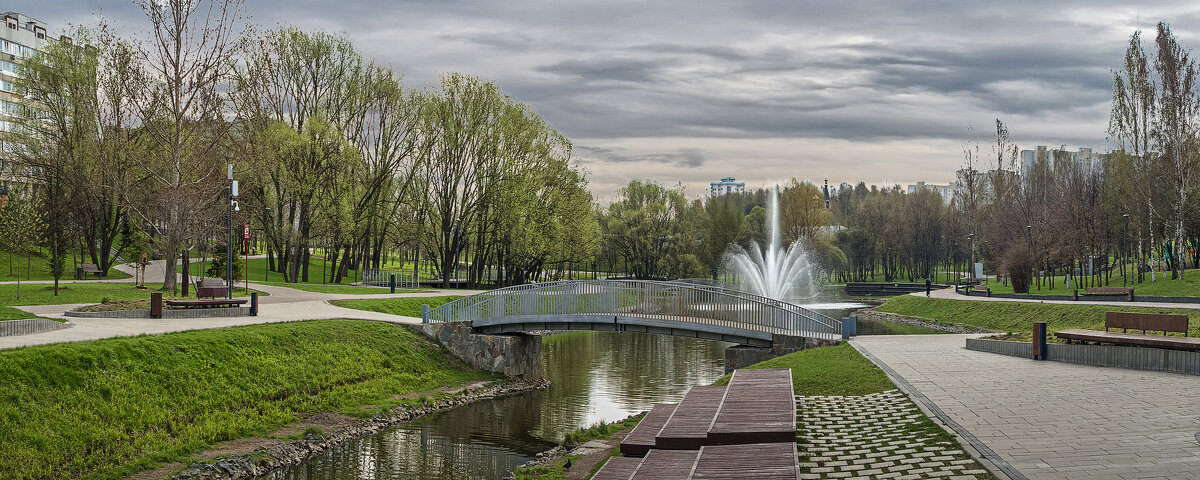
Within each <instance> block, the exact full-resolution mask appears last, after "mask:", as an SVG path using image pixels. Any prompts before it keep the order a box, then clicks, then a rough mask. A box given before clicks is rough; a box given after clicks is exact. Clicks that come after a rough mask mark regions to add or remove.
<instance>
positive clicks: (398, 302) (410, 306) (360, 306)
mask: <svg viewBox="0 0 1200 480" xmlns="http://www.w3.org/2000/svg"><path fill="white" fill-rule="evenodd" d="M460 298H463V297H462V295H446V296H441V297H410V298H379V299H375V298H364V299H361V300H334V301H332V302H330V303H332V304H334V305H337V306H339V307H345V308H353V309H355V310H366V311H368V312H380V313H387V314H390V315H401V316H405V317H418V318H419V317H420V316H421V306H422V305H429V308H436V307H439V306H442V305H444V304H446V303H450V302H453V301H455V300H458V299H460Z"/></svg>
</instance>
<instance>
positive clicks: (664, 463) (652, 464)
mask: <svg viewBox="0 0 1200 480" xmlns="http://www.w3.org/2000/svg"><path fill="white" fill-rule="evenodd" d="M699 456H700V451H699V450H651V451H650V453H647V454H646V458H643V459H642V463H641V464H640V465H638V468H637V470H635V471H634V472H633V475H631V476H630V477H629V480H687V478H688V476H689V475H691V474H692V467H693V466H694V465H695V464H696V459H697V458H698V457H699Z"/></svg>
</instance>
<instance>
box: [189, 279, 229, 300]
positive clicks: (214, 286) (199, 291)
mask: <svg viewBox="0 0 1200 480" xmlns="http://www.w3.org/2000/svg"><path fill="white" fill-rule="evenodd" d="M226 291H227V290H226V287H225V281H224V280H221V279H219V278H201V279H199V280H196V298H204V297H209V298H216V297H224V296H225V293H226Z"/></svg>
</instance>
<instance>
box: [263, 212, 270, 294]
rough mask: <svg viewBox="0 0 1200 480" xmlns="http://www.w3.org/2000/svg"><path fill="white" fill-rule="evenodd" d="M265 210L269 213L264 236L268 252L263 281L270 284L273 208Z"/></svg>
mask: <svg viewBox="0 0 1200 480" xmlns="http://www.w3.org/2000/svg"><path fill="white" fill-rule="evenodd" d="M265 208H266V211H267V213H266V214H265V215H264V216H263V236H264V237H267V238H266V239H265V240H266V243H264V244H263V246H264V247H266V248H263V250H266V251H267V258H266V260H267V268H264V269H263V270H264V271H265V272H266V273H264V274H263V281H264V282H269V281H271V207H265Z"/></svg>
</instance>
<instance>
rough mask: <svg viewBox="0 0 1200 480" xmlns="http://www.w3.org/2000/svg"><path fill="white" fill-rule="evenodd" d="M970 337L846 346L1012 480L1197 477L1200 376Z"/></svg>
mask: <svg viewBox="0 0 1200 480" xmlns="http://www.w3.org/2000/svg"><path fill="white" fill-rule="evenodd" d="M968 337H969V335H903V336H862V337H857V338H855V339H854V340H852V341H851V343H852V344H853V345H854V346H855V347H856V348H858V349H859V350H860V351H863V352H864V354H866V355H867V356H868V357H869V358H871V359H872V360H873V361H875V362H876V363H877V364H879V365H880V366H881V367H883V368H884V369H885V370H886V371H888V372H889V375H890V376H893V379H894V380H896V383H897V385H898V386H900V387H901V388H902V389H904V390H905V391H906V393H909V395H910V396H912V397H913V398H914V399H916V400H917V401H918V403H925V404H926V405H925V406H926V407H928V409H930V410H932V411H933V413H935V414H939V417H942V418H943V421H946V420H948V421H947V422H946V423H948V424H950V425H951V426H952V427H953V426H957V427H959V428H961V431H960V432H959V433H960V436H963V437H964V438H965V439H966V440H968V441H969V442H970V443H972V444H973V446H974V447H975V448H977V449H979V450H980V451H981V452H982V453H983V455H984V457H985V458H988V457H991V458H989V459H990V460H993V463H995V464H997V465H998V466H1000V467H1001V468H1007V472H1006V473H1009V476H1010V477H1013V478H1031V479H1043V478H1046V479H1088V480H1103V479H1130V478H1162V479H1167V478H1198V476H1200V473H1198V472H1200V438H1198V437H1197V435H1198V434H1200V403H1197V400H1198V399H1200V377H1195V376H1189V375H1181V374H1173V373H1162V372H1147V371H1139V370H1125V369H1118V368H1103V367H1092V366H1086V365H1074V364H1068V363H1059V362H1039V361H1034V360H1027V359H1022V358H1015V357H1008V356H1004V355H996V354H991V353H984V352H976V351H971V350H967V349H966V348H964V345H965V343H966V338H968ZM959 428H956V430H958V429H959Z"/></svg>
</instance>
